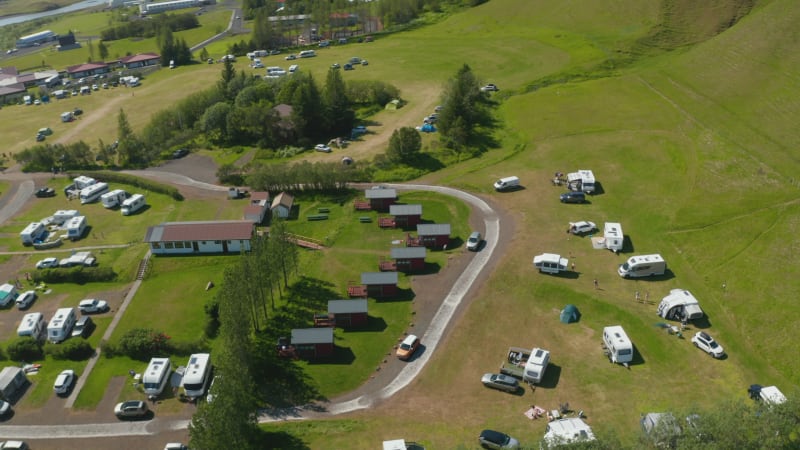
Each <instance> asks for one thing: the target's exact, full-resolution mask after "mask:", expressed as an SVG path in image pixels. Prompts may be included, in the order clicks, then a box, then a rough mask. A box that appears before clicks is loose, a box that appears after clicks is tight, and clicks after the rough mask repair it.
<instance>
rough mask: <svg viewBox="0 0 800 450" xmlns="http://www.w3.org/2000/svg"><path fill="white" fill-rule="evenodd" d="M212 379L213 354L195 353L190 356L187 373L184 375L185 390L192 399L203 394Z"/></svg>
mask: <svg viewBox="0 0 800 450" xmlns="http://www.w3.org/2000/svg"><path fill="white" fill-rule="evenodd" d="M210 381H211V355H210V354H208V353H195V354H194V355H191V356H189V364H187V365H186V373H184V375H183V390H184V392H185V393H186V396H187V397H189V399H190V400H194V399H196V398H199V397H201V396H203V394H205V392H206V388H207V387H208V383H209V382H210Z"/></svg>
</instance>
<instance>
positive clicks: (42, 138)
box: [36, 133, 46, 142]
mask: <svg viewBox="0 0 800 450" xmlns="http://www.w3.org/2000/svg"><path fill="white" fill-rule="evenodd" d="M45 139H46V137H45V135H43V134H42V133H37V134H36V142H42V141H43V140H45Z"/></svg>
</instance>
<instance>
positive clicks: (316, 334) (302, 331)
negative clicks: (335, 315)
mask: <svg viewBox="0 0 800 450" xmlns="http://www.w3.org/2000/svg"><path fill="white" fill-rule="evenodd" d="M291 343H292V345H298V344H301V345H302V344H333V328H329V327H323V328H295V329H294V330H292V340H291Z"/></svg>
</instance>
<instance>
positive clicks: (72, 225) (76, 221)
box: [64, 216, 87, 241]
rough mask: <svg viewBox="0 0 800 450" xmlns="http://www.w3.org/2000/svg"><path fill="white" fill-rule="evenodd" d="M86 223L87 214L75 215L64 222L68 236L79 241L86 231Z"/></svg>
mask: <svg viewBox="0 0 800 450" xmlns="http://www.w3.org/2000/svg"><path fill="white" fill-rule="evenodd" d="M86 225H87V223H86V216H75V217H73V218H71V219H69V220H68V221H67V223H65V224H64V229H65V230H67V236H68V237H69V238H70V239H71V240H73V241H77V240H78V239H80V238H82V237H83V233H84V232H86Z"/></svg>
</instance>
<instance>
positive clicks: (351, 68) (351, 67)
mask: <svg viewBox="0 0 800 450" xmlns="http://www.w3.org/2000/svg"><path fill="white" fill-rule="evenodd" d="M344 70H353V65H352V64H350V63H346V64H345V65H344Z"/></svg>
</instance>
